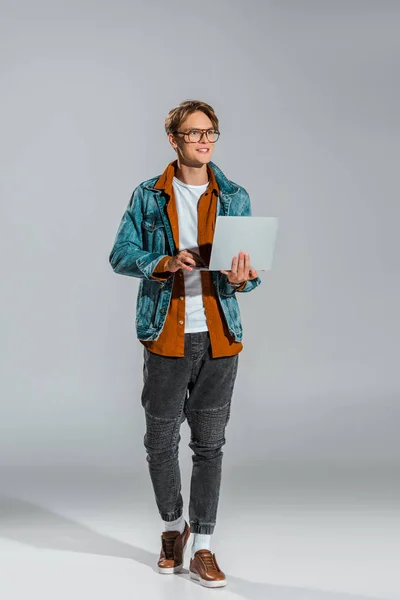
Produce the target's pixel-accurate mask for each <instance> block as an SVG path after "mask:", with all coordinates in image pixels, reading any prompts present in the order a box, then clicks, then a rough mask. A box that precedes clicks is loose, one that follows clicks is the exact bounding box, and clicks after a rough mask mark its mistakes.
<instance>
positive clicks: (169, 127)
mask: <svg viewBox="0 0 400 600" xmlns="http://www.w3.org/2000/svg"><path fill="white" fill-rule="evenodd" d="M197 110H200V111H202V112H203V113H204V114H205V115H207V117H208V118H209V119H210V121H211V123H212V126H213V128H214V129H216V130H217V131H219V129H218V123H219V121H218V118H217V115H216V114H215V112H214V109H213V107H212V106H210V105H209V104H207V103H206V102H201V100H184V101H183V102H181V103H180V104H178V106H177V107H176V108H172V109H171V110H170V111H169V113H168V114H167V116H166V118H165V131H166V133H167V135H168V134H169V133H173V132H174V131H177V130H179V127H180V124H181V123H182V122H183V121H185V119H186V118H187V117H188V116H189V115H191V114H192V113H194V112H196V111H197Z"/></svg>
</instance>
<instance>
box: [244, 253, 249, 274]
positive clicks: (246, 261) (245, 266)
mask: <svg viewBox="0 0 400 600" xmlns="http://www.w3.org/2000/svg"><path fill="white" fill-rule="evenodd" d="M249 270H250V255H249V253H248V252H246V253H245V255H244V277H243V279H247V278H248V276H249Z"/></svg>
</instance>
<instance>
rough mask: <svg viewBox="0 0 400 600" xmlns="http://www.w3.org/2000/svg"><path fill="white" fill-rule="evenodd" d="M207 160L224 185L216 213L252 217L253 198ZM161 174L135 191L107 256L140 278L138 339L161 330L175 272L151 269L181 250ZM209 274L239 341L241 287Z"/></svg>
mask: <svg viewBox="0 0 400 600" xmlns="http://www.w3.org/2000/svg"><path fill="white" fill-rule="evenodd" d="M208 164H209V166H210V167H211V168H212V169H213V172H214V174H215V178H216V180H217V182H218V186H219V189H220V193H219V197H218V203H217V215H238V216H246V215H247V216H250V215H251V205H250V198H249V194H248V193H247V192H246V190H245V189H244V188H243V187H241V186H240V185H238V184H236V183H234V182H233V181H230V180H229V179H227V177H225V175H224V174H223V172H222V171H221V169H219V167H217V165H216V164H215V163H213V162H211V161H210V162H209V163H208ZM159 177H160V176H159V175H158V176H157V177H153V178H151V179H147V180H146V181H143V182H142V183H140V184H139V185H138V186H137V187H136V188H135V189H134V190H133V193H132V196H131V199H130V201H129V203H128V206H127V208H126V210H125V213H124V215H123V216H122V219H121V222H120V225H119V228H118V231H117V234H116V237H115V241H114V245H113V248H112V250H111V253H110V255H109V262H110V264H111V267H112V269H113V271H114V272H115V273H119V274H120V275H129V276H131V277H138V278H140V284H139V290H138V295H137V301H136V334H137V337H138V339H140V340H156V339H157V338H158V337H159V335H160V333H161V331H162V328H163V326H164V322H165V319H166V315H167V311H168V307H169V303H170V300H171V294H172V285H173V281H174V277H175V273H172V274H171V277H169V278H168V279H166V280H158V279H156V278H152V273H153V271H154V269H155V267H156V265H157V263H158V262H159V261H160V259H161V258H163V257H165V256H175V255H176V254H178V249H177V248H176V247H175V244H174V240H173V235H172V231H171V226H170V223H169V219H168V217H167V214H166V212H165V207H166V199H165V197H164V195H163V192H162V190H159V189H156V188H154V187H153V186H154V185H155V183H156V181H157V180H158V178H159ZM244 250H245V248H244ZM211 273H212V280H213V284H214V287H215V290H216V293H217V297H218V300H219V302H220V305H221V307H222V311H223V314H224V316H225V320H226V323H227V326H228V329H229V332H230V333H231V335H232V336H233V338H234V339H235V341H236V342H240V341H242V334H243V332H242V323H241V318H240V310H239V304H238V301H237V298H236V292H237V291H239V290H235V288H234V287H232V286H231V285H230V284H229V281H228V279H227V276H226V275H225V274H223V273H220V272H219V271H212V272H211ZM260 283H261V280H260V278H259V277H257V278H256V279H252V280H248V281H247V283H246V286H245V287H244V288H243V289H242V290H240V292H251V291H252V290H253V289H254V288H255V287H257V286H258V285H260Z"/></svg>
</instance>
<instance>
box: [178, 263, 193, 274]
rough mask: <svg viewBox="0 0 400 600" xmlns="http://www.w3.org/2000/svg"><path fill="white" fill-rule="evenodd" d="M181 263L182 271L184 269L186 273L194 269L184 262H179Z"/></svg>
mask: <svg viewBox="0 0 400 600" xmlns="http://www.w3.org/2000/svg"><path fill="white" fill-rule="evenodd" d="M178 262H179V266H180V267H181V269H184V271H191V270H192V267H189V266H188V265H187V264H186V263H184V262H183V261H182V260H180V261H178Z"/></svg>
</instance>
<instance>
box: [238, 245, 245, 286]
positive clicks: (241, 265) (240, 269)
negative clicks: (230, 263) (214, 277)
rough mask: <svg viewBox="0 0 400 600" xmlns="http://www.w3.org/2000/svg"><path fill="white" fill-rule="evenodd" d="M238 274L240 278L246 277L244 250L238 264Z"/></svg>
mask: <svg viewBox="0 0 400 600" xmlns="http://www.w3.org/2000/svg"><path fill="white" fill-rule="evenodd" d="M237 275H238V277H239V279H240V280H241V279H242V278H244V252H240V253H239V264H238V270H237Z"/></svg>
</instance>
